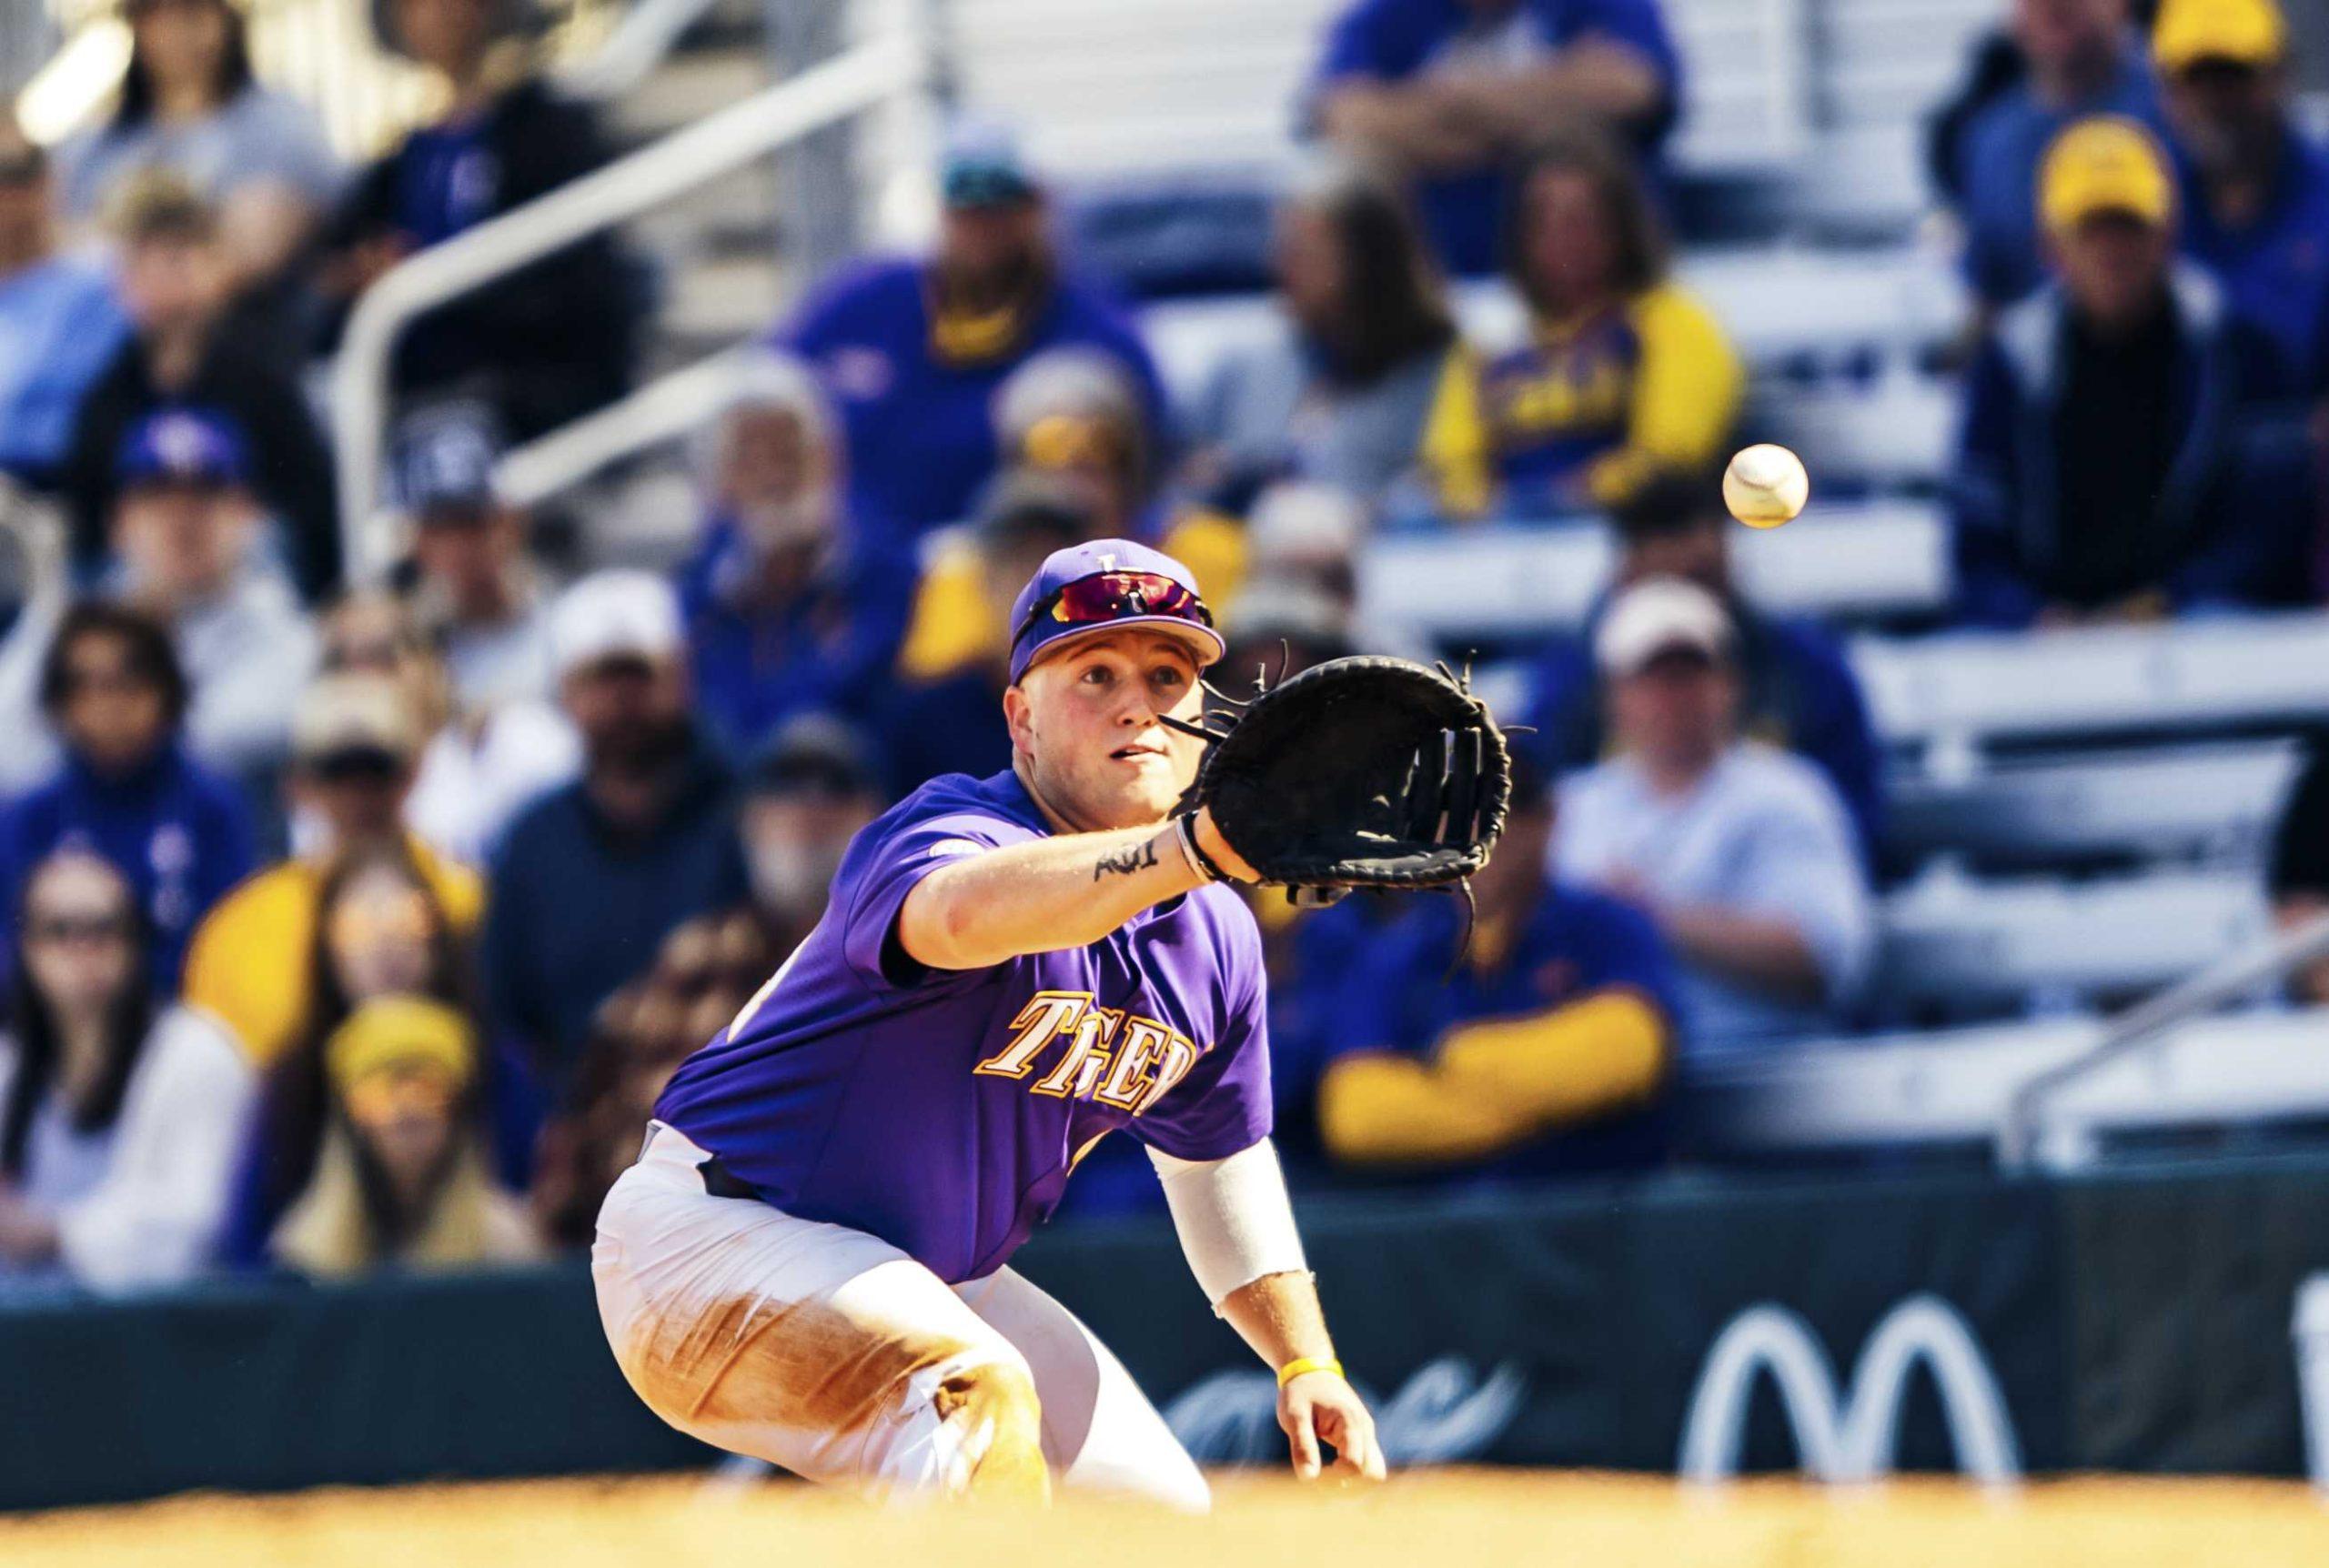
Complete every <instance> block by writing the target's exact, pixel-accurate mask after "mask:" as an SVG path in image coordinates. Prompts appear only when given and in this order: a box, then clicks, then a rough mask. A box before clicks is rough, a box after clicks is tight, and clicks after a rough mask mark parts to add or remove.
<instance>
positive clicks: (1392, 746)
mask: <svg viewBox="0 0 2329 1568" xmlns="http://www.w3.org/2000/svg"><path fill="white" fill-rule="evenodd" d="M1203 733H1204V734H1205V738H1206V739H1208V740H1210V741H1211V742H1212V746H1211V747H1210V749H1208V750H1207V751H1206V753H1205V760H1204V762H1203V763H1202V764H1201V765H1200V766H1199V768H1198V769H1197V777H1196V782H1195V784H1194V785H1192V786H1191V787H1190V789H1189V792H1188V794H1187V795H1186V796H1185V798H1184V799H1183V800H1182V802H1181V805H1182V809H1183V811H1184V812H1185V813H1189V814H1194V813H1195V811H1196V810H1197V809H1200V808H1202V807H1207V806H1209V807H1211V808H1212V809H1213V821H1214V826H1215V827H1216V828H1218V829H1220V831H1221V836H1222V837H1223V838H1224V839H1227V840H1228V842H1229V847H1230V848H1231V849H1235V851H1236V852H1237V853H1238V855H1239V856H1240V857H1242V858H1243V859H1245V862H1246V864H1248V865H1250V866H1252V867H1253V868H1254V869H1255V870H1256V871H1258V872H1260V873H1261V876H1262V879H1263V880H1264V881H1265V882H1270V883H1275V884H1276V885H1278V886H1281V887H1285V888H1290V889H1294V890H1297V891H1299V890H1305V889H1311V890H1346V889H1352V888H1386V889H1387V888H1437V887H1445V886H1447V885H1449V884H1452V883H1457V882H1460V881H1462V880H1463V879H1465V878H1467V877H1468V876H1470V875H1471V874H1472V873H1473V872H1475V871H1477V870H1478V869H1480V868H1481V867H1482V866H1484V865H1486V864H1487V858H1488V851H1489V849H1492V848H1493V847H1494V846H1495V844H1496V839H1497V834H1498V833H1500V832H1502V831H1503V830H1504V812H1505V805H1506V801H1507V798H1508V797H1509V795H1510V793H1511V788H1512V779H1511V758H1510V756H1509V754H1508V753H1507V750H1506V749H1505V742H1504V733H1503V731H1501V730H1500V729H1497V724H1496V720H1495V719H1493V718H1491V717H1490V716H1489V714H1488V710H1487V704H1486V703H1484V702H1482V701H1481V700H1480V699H1478V698H1477V697H1475V696H1473V695H1472V693H1471V690H1470V688H1469V685H1468V683H1467V682H1466V681H1465V680H1461V679H1458V678H1457V677H1456V676H1455V675H1453V674H1451V673H1450V672H1449V671H1448V670H1447V668H1446V667H1445V666H1442V667H1441V668H1437V669H1431V668H1426V667H1424V666H1423V665H1420V664H1416V663H1412V662H1410V661H1409V660H1406V659H1404V658H1337V659H1331V660H1329V661H1328V662H1326V663H1325V664H1321V665H1317V666H1315V667H1314V668H1309V669H1306V670H1304V671H1303V672H1302V673H1301V674H1299V675H1296V676H1295V677H1293V678H1291V679H1288V680H1286V681H1285V682H1283V683H1281V684H1279V685H1277V686H1274V687H1271V688H1269V689H1266V690H1265V691H1263V692H1262V693H1261V694H1260V695H1259V696H1257V697H1255V699H1253V700H1252V701H1250V702H1248V703H1246V704H1245V705H1244V708H1243V710H1242V711H1240V712H1238V713H1236V714H1235V716H1234V717H1233V718H1232V719H1230V720H1229V721H1228V724H1227V727H1226V728H1225V729H1223V728H1219V727H1217V726H1216V728H1215V729H1208V730H1205V731H1203ZM1188 841H1190V842H1191V843H1194V841H1195V839H1194V835H1191V836H1189V839H1188Z"/></svg>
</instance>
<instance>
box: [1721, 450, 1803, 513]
mask: <svg viewBox="0 0 2329 1568" xmlns="http://www.w3.org/2000/svg"><path fill="white" fill-rule="evenodd" d="M1810 498H1811V476H1810V474H1807V473H1805V472H1804V471H1803V459H1802V458H1800V457H1797V456H1796V455H1795V454H1794V453H1792V452H1790V451H1789V450H1788V449H1787V448H1786V447H1772V446H1768V445H1767V446H1761V447H1748V448H1747V449H1746V450H1745V451H1743V452H1741V453H1739V456H1737V457H1733V458H1731V459H1730V467H1728V468H1725V469H1724V470H1723V473H1722V501H1723V505H1725V506H1727V507H1729V508H1730V515H1731V516H1732V517H1734V518H1738V519H1739V521H1740V522H1742V523H1744V524H1746V525H1747V526H1748V527H1749V528H1778V527H1779V526H1780V524H1781V523H1784V522H1787V521H1789V520H1790V519H1791V518H1794V517H1795V516H1796V515H1797V514H1798V513H1799V512H1800V511H1802V510H1803V506H1804V503H1805V502H1807V501H1809V500H1810Z"/></svg>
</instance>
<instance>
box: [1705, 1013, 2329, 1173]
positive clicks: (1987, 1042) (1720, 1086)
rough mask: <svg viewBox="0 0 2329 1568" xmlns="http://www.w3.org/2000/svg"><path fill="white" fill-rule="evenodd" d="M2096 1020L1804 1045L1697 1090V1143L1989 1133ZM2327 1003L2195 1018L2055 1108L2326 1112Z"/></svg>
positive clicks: (1850, 1142)
mask: <svg viewBox="0 0 2329 1568" xmlns="http://www.w3.org/2000/svg"><path fill="white" fill-rule="evenodd" d="M2104 1034H2105V1026H2104V1025H2103V1024H2102V1022H2100V1021H2099V1020H2092V1019H2062V1020H2049V1021H2045V1022H2038V1023H2016V1024H2005V1025H1995V1026H1991V1027H1987V1028H1981V1029H1965V1030H1948V1031H1945V1032H1941V1033H1935V1034H1921V1035H1914V1036H1903V1037H1898V1038H1884V1039H1874V1040H1838V1041H1833V1042H1827V1043H1815V1044H1808V1045H1804V1046H1801V1047H1800V1048H1798V1049H1795V1050H1788V1051H1784V1052H1774V1053H1771V1054H1769V1055H1768V1056H1764V1057H1760V1058H1758V1059H1754V1060H1736V1061H1731V1062H1727V1063H1724V1064H1722V1065H1721V1066H1719V1068H1716V1069H1714V1070H1710V1071H1709V1074H1708V1075H1706V1076H1705V1077H1704V1078H1702V1079H1701V1080H1700V1081H1698V1082H1696V1083H1694V1084H1693V1086H1692V1091H1691V1094H1690V1096H1689V1101H1688V1104H1689V1120H1690V1123H1691V1126H1692V1130H1693V1135H1694V1139H1695V1141H1698V1142H1699V1144H1700V1145H1701V1146H1703V1147H1706V1148H1708V1149H1709V1150H1713V1151H1727V1152H1731V1153H1740V1154H1745V1153H1761V1154H1771V1153H1780V1152H1795V1153H1804V1152H1810V1151H1830V1152H1838V1151H1852V1150H1867V1149H1872V1148H1879V1147H1887V1146H1899V1145H1906V1144H1928V1145H1931V1144H1950V1143H1956V1144H1974V1143H1985V1142H1987V1141H1990V1140H1991V1139H1992V1138H1994V1137H1995V1136H1996V1134H1997V1132H1998V1130H1999V1128H2000V1126H2001V1123H2002V1122H2003V1121H2004V1120H2005V1117H2006V1113H2007V1111H2008V1108H2009V1106H2010V1105H2011V1101H2012V1098H2013V1096H2014V1094H2015V1093H2016V1091H2019V1090H2020V1089H2021V1086H2022V1085H2023V1084H2025V1083H2027V1082H2028V1081H2030V1079H2031V1078H2032V1075H2034V1074H2036V1073H2040V1072H2043V1071H2045V1070H2049V1069H2051V1068H2054V1067H2058V1066H2061V1065H2062V1064H2063V1063H2065V1062H2068V1061H2072V1060H2076V1059H2077V1058H2078V1057H2080V1056H2082V1055H2084V1054H2085V1053H2087V1052H2088V1051H2091V1050H2093V1049H2094V1047H2095V1045H2096V1044H2097V1043H2099V1042H2100V1041H2101V1040H2102V1038H2103V1036H2104ZM2324 1039H2329V1010H2308V1011H2291V1012H2280V1011H2249V1012H2240V1013H2233V1014H2228V1015H2223V1016H2219V1017H2206V1018H2199V1019H2194V1020H2191V1021H2190V1022H2187V1023H2184V1024H2182V1025H2180V1026H2178V1027H2176V1028H2174V1029H2173V1030H2170V1031H2169V1032H2167V1033H2165V1034H2163V1035H2162V1036H2161V1037H2160V1039H2159V1040H2158V1042H2157V1043H2156V1045H2155V1046H2153V1047H2152V1048H2149V1049H2147V1050H2142V1051H2138V1052H2136V1053H2134V1054H2132V1055H2131V1056H2129V1057H2127V1058H2124V1059H2122V1060H2119V1061H2116V1062H2113V1063H2112V1065H2111V1066H2109V1067H2107V1068H2104V1069H2102V1070H2098V1071H2097V1072H2096V1073H2095V1074H2094V1075H2093V1076H2092V1078H2089V1079H2085V1080H2082V1081H2079V1082H2077V1083H2075V1084H2073V1085H2072V1086H2071V1087H2070V1088H2068V1089H2066V1090H2065V1091H2063V1093H2062V1098H2061V1099H2060V1100H2059V1101H2057V1102H2055V1105H2054V1108H2053V1109H2054V1111H2056V1112H2057V1113H2059V1114H2060V1115H2061V1116H2062V1117H2063V1118H2064V1119H2065V1120H2069V1121H2076V1122H2077V1123H2079V1124H2081V1125H2082V1126H2084V1127H2087V1128H2090V1129H2092V1130H2094V1131H2110V1130H2114V1129H2116V1130H2132V1129H2141V1128H2149V1129H2165V1128H2174V1127H2193V1126H2206V1125H2209V1124H2213V1123H2218V1122H2229V1121H2272V1120H2275V1119H2283V1120H2309V1121H2319V1120H2321V1119H2323V1118H2324V1117H2329V1052H2324V1051H2323V1050H2322V1049H2321V1042H2322V1041H2323V1040H2324Z"/></svg>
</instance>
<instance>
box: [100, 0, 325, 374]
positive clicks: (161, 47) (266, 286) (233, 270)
mask: <svg viewBox="0 0 2329 1568" xmlns="http://www.w3.org/2000/svg"><path fill="white" fill-rule="evenodd" d="M122 11H123V14H124V15H125V16H126V18H127V20H128V23H129V33H130V49H129V65H128V68H127V69H126V71H125V72H124V73H123V75H122V79H121V91H120V95H119V96H118V97H117V98H116V101H115V103H114V106H113V110H112V112H111V113H110V114H109V115H108V116H106V118H105V119H104V120H103V121H101V122H100V123H99V124H97V125H96V126H93V127H91V128H90V129H88V130H86V131H84V132H82V133H81V134H80V135H79V136H75V137H74V138H73V139H72V140H70V141H68V142H66V144H65V146H63V147H62V148H60V149H59V151H58V153H57V176H58V179H57V184H58V196H59V199H60V202H61V205H62V206H63V208H64V212H65V215H66V217H67V218H69V219H70V220H71V221H72V222H73V223H75V224H76V225H80V226H88V225H92V224H94V223H96V220H97V219H98V218H99V216H101V215H102V214H103V213H104V211H105V209H106V203H107V202H108V201H109V200H110V199H112V198H113V197H114V196H116V194H117V193H118V192H119V191H120V190H121V188H122V187H123V186H125V185H126V184H129V183H131V182H134V181H135V180H136V179H138V178H139V177H140V176H145V175H147V174H151V173H153V172H155V171H157V170H158V171H162V172H165V173H167V174H169V175H171V176H175V177H176V179H178V180H179V181H182V182H183V183H184V184H185V185H187V186H189V187H191V188H192V189H193V190H195V191H196V192H197V193H198V194H199V195H200V196H202V198H203V199H204V200H205V201H207V202H208V203H210V204H211V205H212V206H214V207H215V208H216V209H217V214H218V218H219V230H220V237H221V240H222V242H223V250H224V254H225V258H226V263H227V271H228V272H229V274H230V275H231V277H232V288H233V291H234V292H235V293H237V294H239V295H243V296H245V297H252V296H256V295H262V294H265V293H266V292H267V291H269V290H271V289H273V288H275V287H277V286H279V285H280V284H281V283H282V282H283V281H284V278H285V275H286V274H287V272H288V271H289V270H290V269H291V267H292V266H293V264H294V262H295V261H296V260H297V258H298V256H300V254H301V253H302V252H303V251H304V250H305V248H306V246H307V244H308V239H309V238H310V237H311V236H313V235H314V233H315V229H316V225H317V221H318V219H319V218H320V217H321V216H322V215H323V214H324V213H325V212H326V211H328V209H329V208H330V206H331V204H332V202H333V200H334V199H335V198H336V197H337V196H338V194H339V181H340V170H339V166H338V160H336V159H335V158H334V157H333V156H332V154H331V149H330V147H329V146H327V145H326V143H325V141H324V135H323V127H322V126H320V125H318V123H317V120H316V116H314V114H313V113H311V112H310V111H309V110H308V106H306V105H304V104H302V103H300V102H299V101H298V100H297V99H296V98H292V97H289V96H287V95H284V94H281V93H277V92H273V91H270V90H269V89H267V87H264V86H262V85H259V82H258V80H257V77H256V76H255V75H253V74H252V71H251V56H250V45H249V41H248V40H247V37H246V36H245V33H246V27H245V24H244V20H243V14H242V11H241V10H240V8H239V7H238V5H237V4H235V3H234V0H127V3H126V4H125V5H123V6H122ZM284 363H286V365H287V364H288V361H287V360H286V361H284Z"/></svg>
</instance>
